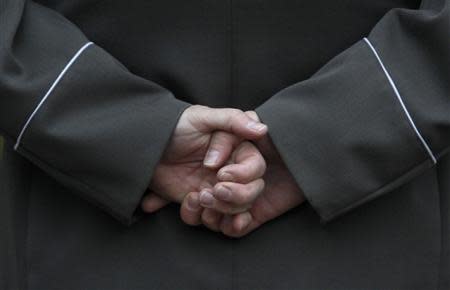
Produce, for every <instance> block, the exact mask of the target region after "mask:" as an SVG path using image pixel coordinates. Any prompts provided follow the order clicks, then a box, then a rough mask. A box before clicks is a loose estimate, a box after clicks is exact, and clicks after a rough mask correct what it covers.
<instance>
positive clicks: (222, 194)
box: [215, 185, 231, 200]
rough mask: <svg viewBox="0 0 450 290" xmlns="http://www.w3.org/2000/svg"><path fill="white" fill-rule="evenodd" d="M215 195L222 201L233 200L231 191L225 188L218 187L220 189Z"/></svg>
mask: <svg viewBox="0 0 450 290" xmlns="http://www.w3.org/2000/svg"><path fill="white" fill-rule="evenodd" d="M215 195H216V196H217V198H219V199H221V200H230V198H231V191H230V190H229V189H228V188H226V187H225V186H222V185H220V186H218V188H217V189H216V190H215Z"/></svg>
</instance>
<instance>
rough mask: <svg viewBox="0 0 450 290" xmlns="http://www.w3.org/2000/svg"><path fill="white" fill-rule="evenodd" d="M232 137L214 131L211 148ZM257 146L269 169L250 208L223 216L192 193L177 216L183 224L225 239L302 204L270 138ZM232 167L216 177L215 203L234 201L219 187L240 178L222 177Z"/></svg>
mask: <svg viewBox="0 0 450 290" xmlns="http://www.w3.org/2000/svg"><path fill="white" fill-rule="evenodd" d="M247 114H248V115H249V116H251V117H252V118H253V119H255V120H259V118H258V116H257V115H256V113H255V112H247ZM233 138H234V139H236V136H233V135H232V134H229V133H226V132H216V133H215V135H214V136H213V139H212V140H211V144H212V145H211V146H213V144H215V143H216V142H224V140H227V141H226V142H231V141H230V139H233ZM256 145H257V147H258V149H259V150H260V152H261V153H262V154H263V156H264V158H265V159H266V162H267V166H268V167H267V171H266V173H265V175H264V176H263V178H264V180H265V188H264V191H263V192H262V194H260V195H258V196H257V197H256V199H255V200H254V202H253V205H252V207H251V208H250V209H248V211H246V212H243V213H238V214H235V215H231V214H222V213H220V212H218V211H216V210H215V209H214V208H211V207H205V205H204V204H198V201H199V195H200V193H198V192H192V193H189V194H188V195H187V196H186V197H185V198H184V200H183V203H182V206H181V208H180V215H181V217H182V219H183V221H184V222H185V223H187V224H189V225H199V224H204V225H205V226H206V227H208V228H209V229H211V230H213V231H220V232H222V233H223V234H225V235H227V236H230V237H235V238H237V237H242V236H244V235H246V234H248V233H250V232H251V231H253V230H255V229H257V228H258V227H260V226H261V225H262V224H264V223H266V222H268V221H270V220H272V219H274V218H276V217H278V216H280V215H282V214H284V213H285V212H287V211H288V210H290V209H292V208H294V207H296V206H298V205H300V204H301V203H303V202H304V201H305V198H304V195H303V193H302V191H301V189H300V188H299V186H298V185H297V183H296V182H295V180H294V178H293V176H292V175H291V173H290V172H289V170H288V169H287V167H286V165H285V164H284V161H283V160H282V158H281V156H280V155H279V153H278V151H277V149H276V148H275V146H274V144H273V143H272V141H271V140H270V138H269V136H264V137H263V138H262V139H260V140H258V141H256ZM233 166H234V165H227V166H224V167H222V168H221V169H220V170H219V172H218V174H217V176H218V178H219V181H221V182H219V183H217V184H216V185H215V186H214V189H213V190H212V195H213V196H214V198H215V199H216V200H217V202H221V201H223V200H224V197H225V200H226V201H228V200H232V199H233V193H231V195H228V196H227V195H224V194H222V193H221V192H222V189H221V186H222V185H224V184H227V182H237V181H239V178H241V177H240V176H238V175H234V174H233V173H230V174H228V175H227V174H224V173H225V172H227V173H229V172H230V169H232V167H233ZM188 203H189V205H188Z"/></svg>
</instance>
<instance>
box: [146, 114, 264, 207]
mask: <svg viewBox="0 0 450 290" xmlns="http://www.w3.org/2000/svg"><path fill="white" fill-rule="evenodd" d="M217 130H220V131H225V132H229V133H230V134H231V136H235V138H227V140H226V141H225V142H220V144H217V146H210V142H211V139H212V137H213V136H214V132H215V131H217ZM266 133H267V126H266V125H264V124H262V123H260V122H259V121H255V120H254V119H252V118H250V117H249V116H248V115H246V114H245V113H244V112H243V111H240V110H237V109H213V108H209V107H205V106H200V105H194V106H191V107H189V108H187V109H186V110H185V111H184V112H183V114H182V115H181V116H180V119H179V121H178V123H177V126H176V128H175V129H174V132H173V134H172V137H171V140H170V142H169V145H168V146H167V148H166V150H165V152H164V154H163V156H162V158H161V160H160V162H159V164H158V165H157V167H156V168H155V172H154V174H153V177H152V181H151V184H150V186H149V190H150V193H149V194H148V195H146V196H145V197H144V199H143V200H142V203H141V208H142V209H143V211H144V212H148V213H150V212H154V211H156V210H158V209H160V208H161V207H163V206H165V205H166V204H167V203H169V202H170V201H175V202H179V203H181V202H182V201H183V200H184V197H185V196H186V195H187V194H188V193H189V192H199V191H201V190H202V189H204V188H213V186H214V185H215V184H216V183H217V182H218V176H217V168H218V167H219V166H221V165H223V164H224V163H225V162H226V161H227V159H228V157H229V156H230V154H231V152H233V151H234V153H233V158H234V159H233V160H231V161H233V162H235V166H237V170H244V171H246V172H248V173H247V175H249V176H250V177H251V178H247V182H246V183H245V184H235V183H233V182H231V183H230V182H228V183H229V184H230V185H231V187H232V191H233V193H234V194H237V195H242V194H246V195H247V196H249V197H251V196H254V197H256V196H257V195H258V194H259V193H261V192H262V190H263V188H264V181H263V180H262V179H261V177H262V175H263V174H264V171H265V168H266V165H265V162H264V158H263V157H262V155H261V154H260V153H259V150H257V149H256V147H255V146H254V145H253V144H252V143H250V142H242V140H243V139H246V140H256V139H258V138H262V137H263V136H264V135H265V134H266ZM218 138H220V137H216V138H215V139H217V140H216V141H220V140H219V139H218ZM216 143H217V142H216ZM255 165H256V166H255ZM208 198H209V200H211V199H214V198H213V196H212V195H209V196H206V197H205V196H203V197H202V200H203V201H206V202H207V200H208ZM196 203H198V201H194V204H196ZM215 205H216V207H215V208H216V210H219V211H221V212H222V213H230V214H234V213H239V212H243V211H246V210H247V209H248V208H249V204H244V203H240V204H232V203H229V202H225V201H215ZM185 206H187V207H189V203H188V202H187V203H186V205H185Z"/></svg>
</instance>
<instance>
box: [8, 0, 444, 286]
mask: <svg viewBox="0 0 450 290" xmlns="http://www.w3.org/2000/svg"><path fill="white" fill-rule="evenodd" d="M38 2H39V3H38ZM449 6H450V4H449V0H428V1H427V0H424V1H422V2H420V1H419V0H376V1H375V0H342V1H334V0H298V1H295V0H276V1H275V0H233V1H231V0H230V1H228V0H190V1H186V0H133V1H132V0H129V1H125V0H109V1H106V0H40V1H25V0H0V130H1V134H2V136H3V138H2V141H1V142H2V145H1V146H2V155H1V161H0V178H1V179H0V180H1V182H0V243H1V244H0V289H8V290H9V289H12V290H16V289H30V290H56V289H58V290H60V289H62V290H72V289H73V290H80V289H88V290H91V289H92V290H97V289H108V290H119V289H120V290H121V289H161V290H163V289H170V290H190V289H192V290H201V289H233V290H234V289H236V290H237V289H242V290H247V289H257V290H265V289H276V290H284V289H286V290H291V289H345V290H348V289H438V288H439V289H450V284H449V276H450V267H449V262H450V253H449V249H450V240H449V234H450V223H449V210H450V209H449V208H450V206H449V204H450V156H449V154H448V153H449V145H450V93H449V83H450V74H449V70H450V57H449V54H450V45H449V43H450V18H449V17H450V16H449V13H450V8H449ZM189 104H203V105H209V106H212V107H237V108H240V109H244V110H247V109H256V111H257V112H258V114H259V115H260V117H261V119H262V121H263V122H265V123H266V124H268V126H269V130H270V135H271V137H272V138H273V140H274V143H275V145H276V147H277V149H278V150H279V152H280V153H281V155H282V156H283V158H284V160H285V162H286V163H287V165H288V167H289V169H290V171H291V172H292V174H293V175H294V176H295V179H296V181H297V182H298V184H299V185H300V186H301V188H302V189H303V190H304V192H305V195H306V198H307V200H308V202H307V203H305V204H303V205H302V206H300V207H298V208H296V209H294V210H292V211H290V212H288V213H287V214H285V215H283V216H281V217H279V218H277V219H275V220H273V221H271V222H269V223H268V224H266V225H264V226H263V227H261V228H260V229H258V230H257V231H255V232H253V233H251V234H250V235H248V236H246V237H244V238H242V239H230V238H226V237H225V236H223V235H221V234H218V233H213V232H210V231H209V230H206V229H205V228H202V227H189V226H186V225H185V224H183V223H182V222H181V220H180V218H179V215H178V205H175V204H173V205H170V206H168V207H166V208H164V209H163V210H161V211H160V212H158V213H156V214H152V215H143V214H142V212H140V210H139V201H140V200H141V198H142V197H143V195H144V193H145V190H146V187H147V186H148V184H149V181H150V179H151V176H152V171H153V169H154V167H155V165H156V164H157V162H158V160H159V158H160V156H161V154H162V152H163V150H164V148H165V146H166V144H167V142H168V140H169V138H170V135H171V133H172V131H173V128H174V127H175V125H176V123H177V120H178V117H179V116H180V114H181V112H182V111H183V110H184V109H185V108H186V107H187V106H188V105H189Z"/></svg>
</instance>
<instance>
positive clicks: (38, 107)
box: [14, 42, 93, 150]
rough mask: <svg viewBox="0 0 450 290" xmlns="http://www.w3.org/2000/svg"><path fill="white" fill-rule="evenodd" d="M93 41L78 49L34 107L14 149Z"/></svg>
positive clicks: (15, 148)
mask: <svg viewBox="0 0 450 290" xmlns="http://www.w3.org/2000/svg"><path fill="white" fill-rule="evenodd" d="M92 44H93V42H88V43H86V44H85V45H83V46H82V47H81V48H80V49H79V50H78V51H77V53H76V54H75V55H74V56H73V57H72V59H71V60H70V61H69V62H68V63H67V65H66V66H65V67H64V69H63V70H62V71H61V73H60V74H59V75H58V77H57V78H56V80H55V81H54V82H53V84H52V85H51V87H50V88H49V89H48V91H47V93H45V95H44V97H43V98H42V100H41V101H40V102H39V104H38V105H37V106H36V108H35V109H34V111H33V113H31V115H30V117H28V120H27V122H26V123H25V125H24V126H23V128H22V131H20V134H19V137H17V141H16V144H15V145H14V150H17V148H19V145H20V142H21V140H22V137H23V134H24V133H25V131H26V129H27V128H28V126H29V125H30V123H31V120H32V119H33V117H34V116H35V115H36V113H37V112H38V111H39V109H40V108H41V107H42V105H43V104H44V102H45V101H46V100H47V98H48V97H49V96H50V94H51V93H52V92H53V90H54V89H55V87H56V86H57V85H58V83H59V81H60V80H61V79H62V77H63V76H64V74H65V73H66V72H67V71H68V70H69V68H70V67H71V66H72V64H73V63H74V62H75V61H76V60H77V58H78V57H79V56H80V55H81V54H82V53H83V51H84V50H85V49H86V48H88V47H89V46H90V45H92Z"/></svg>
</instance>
